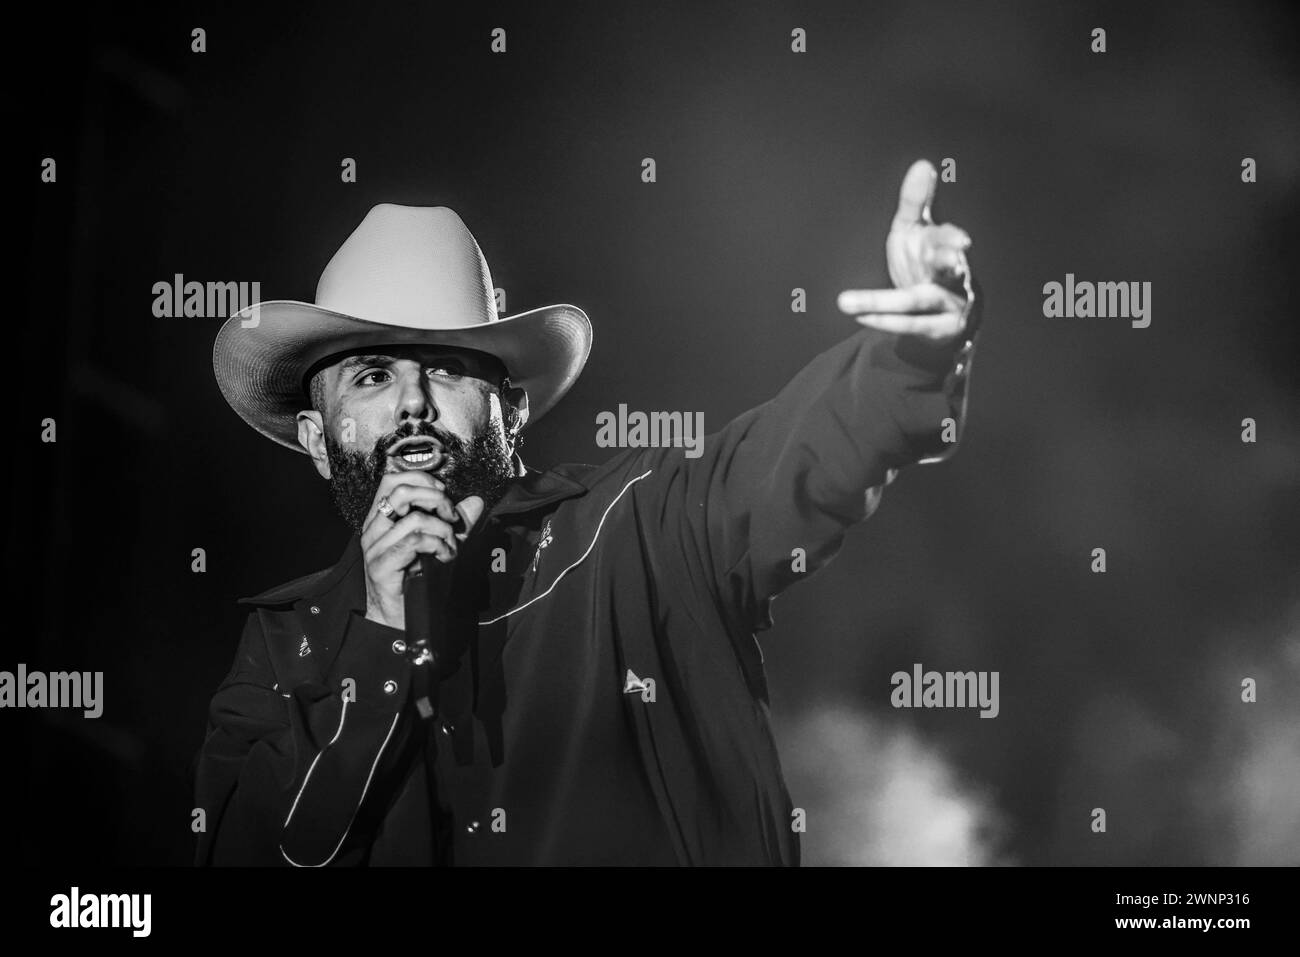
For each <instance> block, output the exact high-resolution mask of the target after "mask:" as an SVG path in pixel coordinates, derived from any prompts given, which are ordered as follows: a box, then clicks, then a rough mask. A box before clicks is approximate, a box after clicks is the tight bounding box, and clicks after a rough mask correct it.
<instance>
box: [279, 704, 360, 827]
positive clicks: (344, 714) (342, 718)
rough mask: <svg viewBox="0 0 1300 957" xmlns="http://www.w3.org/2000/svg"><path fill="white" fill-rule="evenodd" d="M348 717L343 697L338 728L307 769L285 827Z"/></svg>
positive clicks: (285, 821)
mask: <svg viewBox="0 0 1300 957" xmlns="http://www.w3.org/2000/svg"><path fill="white" fill-rule="evenodd" d="M347 719H348V699H347V698H346V697H345V698H344V699H343V710H342V711H341V712H339V726H338V730H336V731H335V732H334V737H332V738H330V740H329V744H327V745H325V747H323V748H321V749H320V750H319V751H318V752H316V757H314V758H312V760H311V767H309V768H308V769H307V776H306V777H305V778H303V779H302V787H300V788H298V793H297V795H295V797H294V799H293V806H292V807H290V808H289V816H288V817H286V818H285V819H284V825H283V826H284V827H288V826H289V822H290V821H292V820H293V812H294V811H296V810H298V801H299V800H300V799H301V798H302V792H303V791H305V790H307V782H308V781H310V780H311V773H312V772H313V771H315V770H316V762H317V761H319V760H320V756H321V755H322V754H324V753H325V752H326V751H327V750H328V749H329V747H330V745H331V744H333V743H334V742H335V741H337V740H338V739H339V735H340V734H342V733H343V722H344V721H346V720H347Z"/></svg>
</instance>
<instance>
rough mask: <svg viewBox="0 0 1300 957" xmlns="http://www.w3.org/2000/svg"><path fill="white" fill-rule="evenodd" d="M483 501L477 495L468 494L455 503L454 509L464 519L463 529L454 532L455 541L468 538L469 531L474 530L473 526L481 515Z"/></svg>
mask: <svg viewBox="0 0 1300 957" xmlns="http://www.w3.org/2000/svg"><path fill="white" fill-rule="evenodd" d="M484 504H485V503H484V501H483V499H482V498H480V497H479V496H477V495H470V496H467V497H466V498H464V499H462V500H461V501H459V502H457V503H456V511H458V512H459V513H460V517H461V518H462V519H464V522H465V530H464V531H463V532H457V533H456V541H458V542H463V541H465V539H467V538H469V535H470V532H472V531H474V526H475V525H477V524H478V520H479V519H480V518H482V517H483V506H484Z"/></svg>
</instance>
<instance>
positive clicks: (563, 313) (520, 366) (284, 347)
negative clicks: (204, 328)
mask: <svg viewBox="0 0 1300 957" xmlns="http://www.w3.org/2000/svg"><path fill="white" fill-rule="evenodd" d="M591 339H592V331H591V322H590V320H588V319H587V315H586V313H584V312H583V311H582V310H581V309H579V308H578V307H577V306H571V305H569V304H567V303H560V304H558V305H552V306H542V307H541V308H539V309H530V310H529V311H527V312H521V313H517V314H516V315H513V316H508V317H505V318H503V319H498V320H497V321H495V322H484V323H478V324H476V325H470V326H457V327H453V328H449V329H414V328H411V327H409V326H396V325H390V324H388V323H382V322H374V321H371V320H368V319H359V318H357V317H356V316H348V315H344V314H343V313H338V312H332V311H330V310H328V309H322V308H321V307H319V306H316V305H313V304H312V303H308V302H294V301H291V300H282V299H278V300H272V301H269V302H261V303H257V304H256V305H253V306H249V307H248V308H246V309H243V310H241V311H240V312H238V313H236V314H235V315H233V316H231V317H230V318H229V319H227V320H226V321H225V323H223V324H222V326H221V329H220V331H219V332H218V333H217V339H216V342H215V343H213V346H212V369H213V372H214V373H215V374H216V378H217V384H218V386H219V387H220V388H221V394H222V395H223V396H225V398H226V401H227V402H228V403H230V407H231V408H232V409H234V410H235V411H236V412H237V413H238V414H239V416H240V418H242V419H243V420H244V421H245V422H247V423H248V424H249V425H251V426H252V427H253V428H254V429H256V430H257V431H258V432H261V433H262V434H263V435H265V436H266V437H267V438H269V439H271V440H273V441H275V442H278V443H280V444H281V445H283V446H285V447H286V448H290V449H294V450H296V451H298V452H305V450H304V449H303V448H302V446H301V445H299V444H298V425H297V415H298V413H299V412H301V411H302V410H303V409H305V408H308V407H309V406H308V397H307V395H306V394H305V392H304V388H305V385H304V381H303V380H304V376H305V375H306V374H307V372H308V370H310V369H311V368H312V366H314V365H316V364H317V363H318V362H320V361H321V360H323V359H325V358H328V357H329V356H332V355H336V354H338V353H342V352H349V351H351V350H354V349H365V348H372V347H380V346H395V345H435V344H436V345H447V346H455V347H457V348H464V349H477V350H478V351H480V352H486V353H488V354H490V355H494V356H496V357H497V358H498V359H500V360H501V361H502V362H503V363H504V364H505V367H506V369H507V370H509V373H510V381H511V384H513V385H515V386H518V387H519V388H522V389H524V390H525V391H526V392H527V393H528V421H529V423H530V424H531V423H533V422H536V421H537V420H538V419H540V418H541V417H542V416H543V415H545V414H546V413H547V412H548V411H549V410H550V409H551V408H552V407H553V406H554V405H555V403H556V402H558V401H559V400H560V399H561V398H562V397H563V396H564V394H565V393H566V392H568V391H569V389H570V387H571V386H572V385H573V383H574V382H575V381H576V380H577V378H578V375H579V374H580V373H581V372H582V369H583V366H584V365H586V362H587V357H588V356H589V355H590V354H591Z"/></svg>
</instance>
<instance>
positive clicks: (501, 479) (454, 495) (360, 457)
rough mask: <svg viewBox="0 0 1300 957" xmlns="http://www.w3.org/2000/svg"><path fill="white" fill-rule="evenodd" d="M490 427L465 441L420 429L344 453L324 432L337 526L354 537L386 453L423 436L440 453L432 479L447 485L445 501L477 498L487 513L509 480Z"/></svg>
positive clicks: (503, 450)
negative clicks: (363, 449) (441, 459)
mask: <svg viewBox="0 0 1300 957" xmlns="http://www.w3.org/2000/svg"><path fill="white" fill-rule="evenodd" d="M494 426H495V423H488V424H487V425H485V426H484V427H483V428H482V429H480V430H479V431H478V432H477V433H475V435H474V437H473V438H472V439H471V440H470V441H469V442H466V441H465V440H463V439H462V438H461V437H460V436H458V435H453V434H452V433H450V432H444V431H441V430H439V429H436V428H434V427H433V426H432V425H428V424H421V425H418V426H413V427H411V428H406V429H399V430H397V431H396V432H393V433H390V434H389V435H386V436H384V437H382V438H381V439H379V441H377V442H376V443H375V447H374V448H373V449H371V450H370V451H369V452H357V451H353V450H351V449H345V448H343V447H341V446H340V445H338V444H336V443H335V441H334V437H333V436H332V435H331V434H330V433H329V432H328V431H327V432H326V433H325V451H326V454H327V455H328V457H329V463H330V480H329V481H330V497H331V498H332V499H333V500H334V507H335V508H336V509H337V510H338V513H339V515H340V516H342V518H343V521H345V522H347V524H348V525H349V526H350V527H351V528H352V530H353V531H354V532H356V533H357V534H358V535H360V534H361V529H362V528H363V527H364V526H365V523H366V518H367V517H368V516H369V515H370V509H371V507H372V506H373V505H374V503H375V495H376V494H377V493H378V491H379V483H380V481H382V480H383V477H384V472H385V469H386V468H387V467H388V450H389V449H391V448H392V447H393V445H395V444H396V443H397V442H399V441H401V440H402V439H407V438H411V437H413V436H423V437H428V438H433V439H436V440H437V441H438V442H439V443H441V444H442V448H443V451H444V452H445V453H446V461H445V462H444V463H443V465H442V466H441V467H440V468H439V470H438V472H437V474H436V475H434V477H435V478H437V479H438V480H439V481H441V482H442V483H443V484H445V485H446V486H447V488H446V493H447V497H448V498H450V499H451V500H452V502H453V503H459V502H460V501H462V500H463V499H465V498H467V497H469V496H470V495H477V496H479V497H480V498H482V499H483V512H484V514H487V513H488V512H490V511H491V510H492V506H494V505H495V504H496V503H497V502H498V501H499V500H500V499H501V496H502V495H504V494H505V492H506V487H507V486H508V485H509V484H510V480H511V479H512V478H514V467H513V461H512V454H511V451H510V447H509V446H508V445H506V441H505V437H504V436H503V435H502V434H501V432H500V430H499V429H497V428H495V427H494ZM430 474H433V473H430Z"/></svg>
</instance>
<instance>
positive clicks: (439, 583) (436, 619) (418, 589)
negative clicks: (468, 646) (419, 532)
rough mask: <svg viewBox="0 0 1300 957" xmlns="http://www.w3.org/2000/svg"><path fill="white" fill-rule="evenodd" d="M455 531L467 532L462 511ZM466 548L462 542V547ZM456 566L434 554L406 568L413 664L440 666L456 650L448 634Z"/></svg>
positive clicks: (404, 582)
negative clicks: (439, 660) (446, 654)
mask: <svg viewBox="0 0 1300 957" xmlns="http://www.w3.org/2000/svg"><path fill="white" fill-rule="evenodd" d="M452 529H453V532H454V533H455V534H460V533H462V532H463V531H464V529H465V518H464V516H463V515H461V514H460V512H459V511H458V512H457V513H456V521H455V522H454V523H453V524H452ZM464 546H465V543H464V542H461V543H460V547H461V548H464ZM458 554H459V552H458ZM455 566H456V560H455V559H452V560H451V561H449V562H441V561H439V560H438V559H437V557H436V556H434V555H431V554H427V553H422V554H420V555H418V556H417V557H416V559H415V561H413V562H411V564H410V565H408V566H407V568H406V573H405V575H404V577H403V579H402V603H403V607H404V609H405V612H406V640H407V652H406V653H407V657H408V658H409V659H410V661H411V663H412V664H416V665H423V664H434V665H436V664H437V663H438V659H439V658H440V657H441V656H442V654H444V653H445V652H446V651H448V650H450V649H452V648H453V644H452V643H451V642H449V641H448V639H449V638H450V637H453V636H451V635H448V634H447V632H449V631H450V630H452V629H450V628H449V627H448V626H449V624H450V618H451V617H452V616H451V611H452V607H451V603H452V582H453V579H454V577H455V573H456V567H455ZM438 639H442V640H438Z"/></svg>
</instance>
